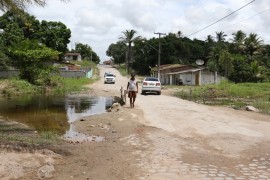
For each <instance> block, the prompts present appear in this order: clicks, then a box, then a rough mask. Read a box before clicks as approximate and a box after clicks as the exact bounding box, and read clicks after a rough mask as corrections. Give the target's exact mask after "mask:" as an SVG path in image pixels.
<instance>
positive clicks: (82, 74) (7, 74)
mask: <svg viewBox="0 0 270 180" xmlns="http://www.w3.org/2000/svg"><path fill="white" fill-rule="evenodd" d="M59 73H60V76H61V77H64V78H91V77H92V70H90V71H87V72H86V71H77V70H76V71H67V70H60V71H59ZM17 76H19V70H6V71H0V78H12V77H17Z"/></svg>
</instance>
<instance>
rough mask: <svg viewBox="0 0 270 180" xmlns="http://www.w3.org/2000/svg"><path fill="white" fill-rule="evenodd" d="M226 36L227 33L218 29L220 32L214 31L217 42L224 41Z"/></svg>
mask: <svg viewBox="0 0 270 180" xmlns="http://www.w3.org/2000/svg"><path fill="white" fill-rule="evenodd" d="M226 36H227V34H225V33H224V32H222V31H220V32H216V39H217V42H224V41H225V40H226V39H225V37H226Z"/></svg>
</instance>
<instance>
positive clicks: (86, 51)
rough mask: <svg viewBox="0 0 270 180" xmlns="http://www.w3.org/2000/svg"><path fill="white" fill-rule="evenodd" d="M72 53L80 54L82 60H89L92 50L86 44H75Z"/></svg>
mask: <svg viewBox="0 0 270 180" xmlns="http://www.w3.org/2000/svg"><path fill="white" fill-rule="evenodd" d="M74 52H78V53H80V54H81V56H82V59H85V58H88V59H91V56H92V52H93V50H92V48H91V47H90V46H89V45H88V44H82V43H76V44H75V50H74Z"/></svg>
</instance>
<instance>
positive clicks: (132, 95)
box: [127, 74, 139, 108]
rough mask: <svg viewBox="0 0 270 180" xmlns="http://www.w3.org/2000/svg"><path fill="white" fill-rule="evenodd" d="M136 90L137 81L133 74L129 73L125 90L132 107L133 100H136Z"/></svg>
mask: <svg viewBox="0 0 270 180" xmlns="http://www.w3.org/2000/svg"><path fill="white" fill-rule="evenodd" d="M138 90H139V88H138V82H137V81H136V79H135V75H134V74H131V78H130V80H129V82H128V84H127V91H128V97H129V102H130V107H131V108H134V102H135V100H136V96H137V93H138Z"/></svg>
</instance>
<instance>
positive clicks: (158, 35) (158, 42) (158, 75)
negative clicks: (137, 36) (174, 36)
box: [154, 32, 166, 81]
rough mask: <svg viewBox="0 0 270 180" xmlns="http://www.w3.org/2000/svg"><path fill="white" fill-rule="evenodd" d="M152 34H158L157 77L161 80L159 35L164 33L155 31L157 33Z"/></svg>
mask: <svg viewBox="0 0 270 180" xmlns="http://www.w3.org/2000/svg"><path fill="white" fill-rule="evenodd" d="M154 34H158V79H159V80H160V81H161V79H160V54H161V50H160V48H161V45H160V37H161V35H166V34H165V33H160V32H157V33H154Z"/></svg>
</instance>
